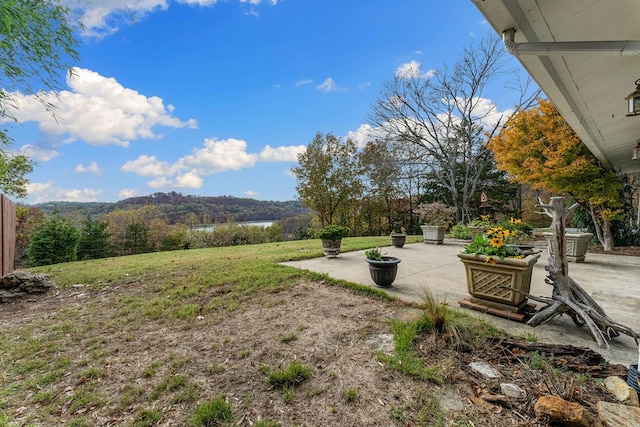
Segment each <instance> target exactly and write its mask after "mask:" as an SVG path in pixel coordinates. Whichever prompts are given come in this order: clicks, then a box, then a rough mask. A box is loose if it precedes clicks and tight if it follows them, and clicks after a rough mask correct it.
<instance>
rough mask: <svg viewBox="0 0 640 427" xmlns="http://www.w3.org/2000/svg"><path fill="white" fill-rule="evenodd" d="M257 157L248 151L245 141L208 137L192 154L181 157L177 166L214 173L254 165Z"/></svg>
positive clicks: (182, 168)
mask: <svg viewBox="0 0 640 427" xmlns="http://www.w3.org/2000/svg"><path fill="white" fill-rule="evenodd" d="M257 158H258V156H257V155H256V154H249V153H247V143H246V142H245V141H242V140H240V139H235V138H229V139H224V140H219V139H209V138H207V139H205V140H204V144H203V147H202V148H197V149H194V150H193V154H192V155H188V156H184V157H182V158H181V159H179V160H178V162H177V164H176V166H177V167H178V168H179V169H181V170H184V169H192V168H195V169H198V170H199V171H202V172H203V173H205V174H214V173H218V172H222V171H226V170H240V169H244V168H247V167H253V166H254V165H255V163H256V160H257Z"/></svg>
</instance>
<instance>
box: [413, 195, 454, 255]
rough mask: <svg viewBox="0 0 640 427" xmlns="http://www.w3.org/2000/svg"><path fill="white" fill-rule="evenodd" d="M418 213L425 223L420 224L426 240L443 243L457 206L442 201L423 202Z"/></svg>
mask: <svg viewBox="0 0 640 427" xmlns="http://www.w3.org/2000/svg"><path fill="white" fill-rule="evenodd" d="M416 213H417V214H418V215H420V218H421V219H422V220H423V221H424V225H421V226H420V228H421V229H422V235H423V237H424V242H425V243H433V244H436V245H441V244H442V243H443V241H444V232H445V231H446V230H447V228H448V227H449V225H451V223H452V222H453V216H454V215H455V213H456V208H454V207H449V206H447V205H445V204H444V203H440V202H433V203H423V204H421V205H420V206H418V209H416Z"/></svg>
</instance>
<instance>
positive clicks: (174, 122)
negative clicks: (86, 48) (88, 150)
mask: <svg viewBox="0 0 640 427" xmlns="http://www.w3.org/2000/svg"><path fill="white" fill-rule="evenodd" d="M74 71H75V76H73V77H67V84H68V85H69V87H70V88H71V89H72V91H67V90H63V91H61V92H60V93H58V94H57V99H56V97H55V96H53V94H50V101H51V102H52V103H53V104H54V105H57V106H58V109H57V110H56V116H57V117H52V116H51V114H49V112H48V111H46V110H45V108H44V107H43V106H42V104H41V103H40V102H39V101H38V100H37V99H36V98H35V97H34V96H31V95H30V96H23V95H21V94H13V96H15V97H16V99H17V100H18V104H19V109H18V110H16V111H15V112H13V113H14V114H15V116H16V117H17V118H18V120H20V121H21V122H27V121H36V122H38V123H39V128H40V130H41V131H42V132H43V133H45V134H49V135H68V136H69V138H68V141H69V142H73V141H74V140H76V139H81V140H83V141H85V142H87V143H89V144H92V145H109V144H115V145H121V146H125V147H126V146H128V145H129V142H130V141H131V140H136V139H140V138H144V139H157V138H159V136H158V135H156V134H155V133H154V131H153V127H155V126H166V127H172V128H181V127H186V126H188V127H191V128H195V127H196V126H197V123H196V121H195V120H194V119H189V120H187V121H186V122H182V121H180V119H177V118H176V117H173V116H172V114H171V113H172V112H173V109H174V107H173V106H172V105H168V106H165V105H164V103H163V101H162V99H161V98H158V97H156V96H152V97H146V96H144V95H141V94H140V93H138V92H137V91H135V90H132V89H127V88H125V87H123V86H122V85H121V84H120V83H118V82H117V81H116V79H114V78H107V77H103V76H101V75H100V74H98V73H96V72H94V71H91V70H87V69H84V68H75V69H74Z"/></svg>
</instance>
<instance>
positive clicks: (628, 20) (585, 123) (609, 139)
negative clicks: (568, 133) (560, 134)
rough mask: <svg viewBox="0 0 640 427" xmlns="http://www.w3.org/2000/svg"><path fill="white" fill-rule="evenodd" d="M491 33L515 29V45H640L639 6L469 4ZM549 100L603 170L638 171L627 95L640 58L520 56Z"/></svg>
mask: <svg viewBox="0 0 640 427" xmlns="http://www.w3.org/2000/svg"><path fill="white" fill-rule="evenodd" d="M472 1H473V3H474V4H475V5H476V6H477V7H478V9H479V10H480V11H481V12H482V14H483V15H484V16H485V17H486V19H487V21H488V22H489V23H490V24H491V26H492V27H493V29H494V30H495V31H496V32H497V33H498V34H499V35H502V33H503V31H506V30H510V29H515V35H514V39H513V40H514V42H515V43H528V42H534V43H538V42H574V41H578V42H584V41H598V42H600V41H639V40H640V1H638V0H537V1H534V0H511V1H510V0H472ZM517 59H518V60H519V61H520V63H521V64H522V65H523V66H524V68H525V69H526V70H527V71H528V72H529V74H531V76H532V78H533V79H534V80H535V81H536V82H537V83H538V85H539V86H540V88H541V89H542V90H543V91H544V93H545V95H546V96H547V97H548V98H549V99H550V100H551V101H552V102H553V103H554V104H555V105H556V106H557V107H558V110H559V111H560V113H561V114H562V115H563V117H564V118H565V119H566V120H567V122H568V123H569V124H570V125H571V127H573V129H574V130H575V131H576V133H577V134H578V135H579V136H580V138H581V139H582V140H583V141H584V143H585V144H586V145H587V146H588V147H589V149H590V150H591V152H593V154H594V155H595V156H596V157H597V158H598V159H599V160H600V161H601V162H602V163H604V164H605V165H607V166H609V167H612V168H613V169H616V170H618V169H619V170H622V171H623V172H626V173H629V174H638V173H640V160H632V159H631V154H632V153H631V151H632V149H633V147H634V146H635V145H636V140H637V139H639V138H640V116H639V117H627V116H626V112H627V110H626V109H627V103H626V101H625V99H624V98H625V97H626V96H627V95H628V94H629V93H630V92H633V91H634V90H635V84H634V82H635V81H636V80H637V79H639V78H640V56H621V55H616V54H615V53H613V54H607V55H601V54H589V53H575V54H569V53H567V54H562V55H548V56H535V55H518V56H517Z"/></svg>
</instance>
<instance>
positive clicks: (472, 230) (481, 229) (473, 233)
mask: <svg viewBox="0 0 640 427" xmlns="http://www.w3.org/2000/svg"><path fill="white" fill-rule="evenodd" d="M487 230H488V229H487V227H469V232H470V233H471V241H472V242H473V239H475V238H476V234H478V233H480V234H484V233H485V231H487Z"/></svg>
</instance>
